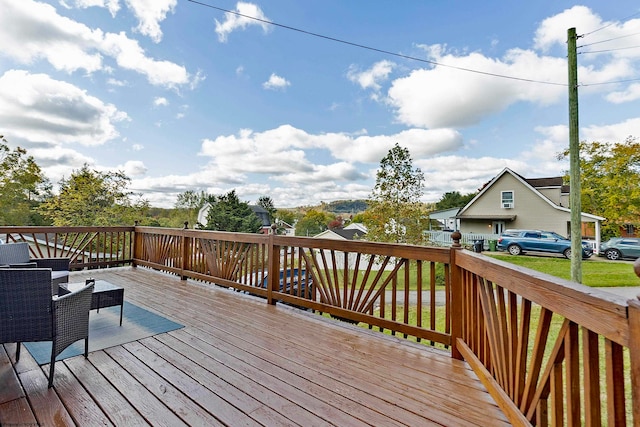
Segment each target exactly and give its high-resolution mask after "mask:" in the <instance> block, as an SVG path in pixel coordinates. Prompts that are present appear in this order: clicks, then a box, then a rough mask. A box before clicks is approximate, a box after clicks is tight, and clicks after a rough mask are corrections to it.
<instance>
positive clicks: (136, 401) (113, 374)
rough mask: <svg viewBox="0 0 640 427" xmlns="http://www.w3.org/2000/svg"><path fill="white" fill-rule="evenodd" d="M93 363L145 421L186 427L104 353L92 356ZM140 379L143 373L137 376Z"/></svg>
mask: <svg viewBox="0 0 640 427" xmlns="http://www.w3.org/2000/svg"><path fill="white" fill-rule="evenodd" d="M91 363H92V364H93V365H94V366H95V367H96V368H97V369H98V371H99V372H100V373H101V374H102V375H103V376H104V377H105V378H109V382H110V383H111V384H112V385H113V386H114V387H115V388H116V389H117V390H118V391H119V392H120V394H122V396H124V398H125V399H127V400H128V401H129V403H130V404H132V405H133V406H134V407H135V408H136V410H137V411H138V412H140V414H141V415H142V416H143V417H144V418H145V420H146V421H147V422H148V423H149V424H151V425H154V426H167V427H170V426H175V427H179V426H180V425H186V424H185V423H184V422H183V421H182V420H181V419H180V418H178V416H177V415H175V414H174V413H173V412H172V411H171V410H170V409H169V408H167V406H166V405H165V404H164V403H163V402H161V401H160V400H159V399H158V398H157V397H156V396H155V395H153V394H152V393H151V392H150V391H149V390H147V389H146V388H145V387H144V385H142V384H141V383H140V382H139V381H138V380H136V378H135V377H134V376H133V375H132V374H130V373H129V372H128V371H126V370H125V369H122V367H121V366H120V365H118V364H117V363H116V362H115V360H113V359H112V358H111V357H109V355H107V354H106V353H105V352H104V351H96V352H94V353H93V354H92V355H91ZM136 375H137V376H138V377H139V376H141V375H142V373H137V374H136Z"/></svg>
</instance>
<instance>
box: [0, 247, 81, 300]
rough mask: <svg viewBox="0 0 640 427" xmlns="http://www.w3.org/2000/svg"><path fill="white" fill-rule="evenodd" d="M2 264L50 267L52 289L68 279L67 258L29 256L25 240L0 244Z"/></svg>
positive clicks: (68, 261)
mask: <svg viewBox="0 0 640 427" xmlns="http://www.w3.org/2000/svg"><path fill="white" fill-rule="evenodd" d="M3 264H7V265H9V266H11V267H17V268H22V267H25V268H27V267H37V268H50V269H51V271H52V273H51V278H52V283H51V284H52V289H54V290H57V289H58V284H60V283H67V282H68V281H69V264H70V259H69V258H31V255H30V254H29V244H28V243H27V242H18V243H4V244H0V265H3Z"/></svg>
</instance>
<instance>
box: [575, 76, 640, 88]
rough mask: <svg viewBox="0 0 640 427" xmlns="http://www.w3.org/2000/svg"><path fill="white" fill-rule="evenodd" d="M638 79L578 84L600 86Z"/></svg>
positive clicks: (639, 79)
mask: <svg viewBox="0 0 640 427" xmlns="http://www.w3.org/2000/svg"><path fill="white" fill-rule="evenodd" d="M637 81H640V78H637V79H626V80H615V81H610V82H599V83H581V84H579V85H578V86H582V87H586V86H602V85H612V84H616V83H629V82H637Z"/></svg>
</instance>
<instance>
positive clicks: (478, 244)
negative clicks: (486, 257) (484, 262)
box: [473, 239, 484, 253]
mask: <svg viewBox="0 0 640 427" xmlns="http://www.w3.org/2000/svg"><path fill="white" fill-rule="evenodd" d="M483 249H484V239H478V240H474V241H473V251H474V252H478V253H480V252H482V250H483Z"/></svg>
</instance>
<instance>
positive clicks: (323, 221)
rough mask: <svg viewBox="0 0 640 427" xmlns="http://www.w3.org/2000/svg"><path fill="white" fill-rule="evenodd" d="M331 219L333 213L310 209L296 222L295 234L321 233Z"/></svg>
mask: <svg viewBox="0 0 640 427" xmlns="http://www.w3.org/2000/svg"><path fill="white" fill-rule="evenodd" d="M332 220H333V215H331V214H328V213H326V212H322V211H319V210H316V209H310V210H309V211H307V213H306V214H305V215H304V216H303V217H302V218H301V219H300V220H299V221H298V222H297V223H296V236H309V237H312V236H315V235H316V234H319V233H322V232H323V231H325V230H326V229H327V228H328V227H327V224H328V223H329V222H331V221H332Z"/></svg>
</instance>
